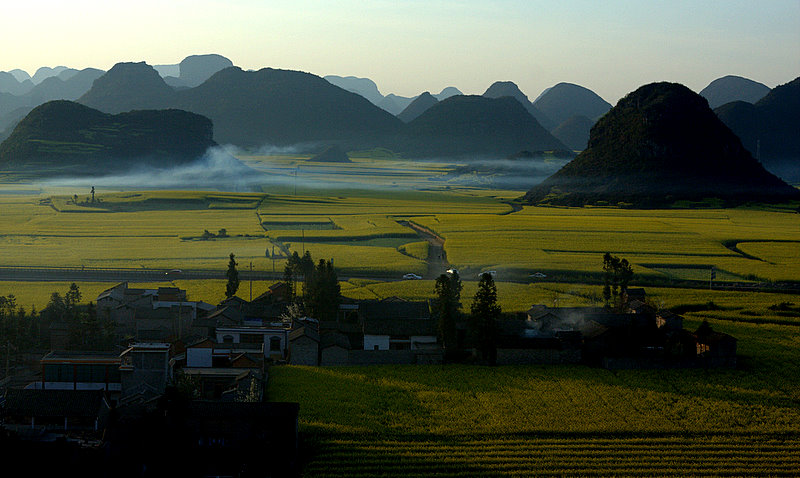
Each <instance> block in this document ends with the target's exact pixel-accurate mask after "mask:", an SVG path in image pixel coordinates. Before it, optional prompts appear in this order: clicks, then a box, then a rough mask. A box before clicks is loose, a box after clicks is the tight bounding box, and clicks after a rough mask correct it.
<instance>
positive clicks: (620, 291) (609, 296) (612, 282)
mask: <svg viewBox="0 0 800 478" xmlns="http://www.w3.org/2000/svg"><path fill="white" fill-rule="evenodd" d="M603 273H604V274H603V277H604V283H603V299H605V301H606V307H609V306H612V305H613V306H614V307H615V308H620V307H622V296H623V295H624V294H625V292H626V291H627V290H628V284H629V283H630V281H631V279H633V267H631V264H630V263H629V262H628V260H627V259H620V258H619V257H616V256H612V255H611V253H609V252H606V253H605V254H603Z"/></svg>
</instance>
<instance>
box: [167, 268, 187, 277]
mask: <svg viewBox="0 0 800 478" xmlns="http://www.w3.org/2000/svg"><path fill="white" fill-rule="evenodd" d="M181 273H183V271H182V270H180V269H172V270H171V271H167V272H165V273H164V274H165V275H166V276H167V277H175V276H179V275H181Z"/></svg>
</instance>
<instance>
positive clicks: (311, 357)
mask: <svg viewBox="0 0 800 478" xmlns="http://www.w3.org/2000/svg"><path fill="white" fill-rule="evenodd" d="M318 354H319V343H318V342H317V341H315V340H312V339H310V338H308V337H305V336H303V337H299V338H297V339H296V340H293V341H292V342H291V344H290V347H289V363H291V364H292V365H319V361H318Z"/></svg>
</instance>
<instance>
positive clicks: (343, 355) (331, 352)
mask: <svg viewBox="0 0 800 478" xmlns="http://www.w3.org/2000/svg"><path fill="white" fill-rule="evenodd" d="M319 364H320V365H325V366H328V365H349V364H350V351H349V350H346V349H343V348H342V347H338V346H331V347H327V348H325V349H323V350H322V353H321V359H320V363H319Z"/></svg>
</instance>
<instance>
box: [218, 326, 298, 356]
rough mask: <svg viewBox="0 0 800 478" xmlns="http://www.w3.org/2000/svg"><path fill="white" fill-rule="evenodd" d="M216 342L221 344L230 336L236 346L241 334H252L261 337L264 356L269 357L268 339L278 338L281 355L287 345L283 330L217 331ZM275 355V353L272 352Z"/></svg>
mask: <svg viewBox="0 0 800 478" xmlns="http://www.w3.org/2000/svg"><path fill="white" fill-rule="evenodd" d="M216 332H217V342H218V343H220V344H222V343H223V342H224V340H223V337H225V336H227V335H230V336H231V337H233V343H235V344H238V343H241V342H242V337H241V336H242V334H244V335H252V334H261V335H263V343H264V355H269V344H270V339H272V338H273V337H276V338H278V339H279V340H280V341H281V353H283V352H282V351H283V350H286V345H287V333H286V331H283V330H280V331H278V330H276V331H268V332H266V331H258V330H242V331H237V330H227V329H224V328H223V329H217V331H216ZM273 353H276V352H273Z"/></svg>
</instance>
